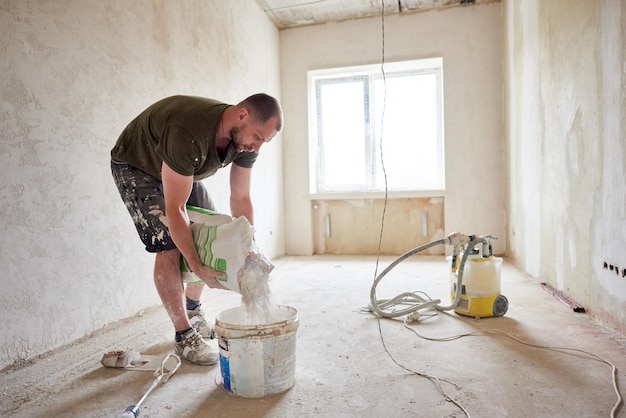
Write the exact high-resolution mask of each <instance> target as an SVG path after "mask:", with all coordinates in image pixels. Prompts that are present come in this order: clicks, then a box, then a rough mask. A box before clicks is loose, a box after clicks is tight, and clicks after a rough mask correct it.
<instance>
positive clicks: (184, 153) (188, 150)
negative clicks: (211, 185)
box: [155, 126, 206, 176]
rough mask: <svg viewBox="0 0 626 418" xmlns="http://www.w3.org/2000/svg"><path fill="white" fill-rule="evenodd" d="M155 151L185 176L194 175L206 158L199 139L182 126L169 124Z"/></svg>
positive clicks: (166, 162)
mask: <svg viewBox="0 0 626 418" xmlns="http://www.w3.org/2000/svg"><path fill="white" fill-rule="evenodd" d="M155 151H156V153H157V154H158V155H159V157H161V158H162V159H163V161H164V162H165V164H167V165H168V166H169V167H170V168H171V169H172V170H174V171H176V172H177V173H179V174H182V175H184V176H193V175H194V174H195V172H196V169H197V168H198V167H201V166H202V164H204V160H205V159H206V155H204V153H203V152H202V148H201V147H200V143H199V141H198V140H196V138H195V137H194V136H193V135H191V134H190V133H189V132H188V131H187V130H185V129H184V128H182V127H180V126H169V127H168V128H167V129H166V130H165V131H164V132H163V133H162V135H161V138H160V139H159V143H158V145H157V147H156V149H155Z"/></svg>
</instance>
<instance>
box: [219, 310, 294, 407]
mask: <svg viewBox="0 0 626 418" xmlns="http://www.w3.org/2000/svg"><path fill="white" fill-rule="evenodd" d="M246 317H247V314H246V311H245V308H244V307H238V308H232V309H227V310H225V311H223V312H222V313H220V314H219V315H218V316H217V318H216V320H215V333H216V334H217V338H218V345H219V352H220V372H221V382H220V383H221V385H222V386H223V387H224V389H226V390H227V391H229V392H231V393H233V394H235V395H239V396H242V397H245V398H261V397H265V396H271V395H276V394H278V393H281V392H285V391H287V390H289V389H291V388H292V387H293V385H294V383H295V369H296V331H297V330H298V325H299V317H298V314H297V312H296V310H295V309H294V308H291V307H289V306H280V305H278V306H275V307H274V308H273V309H272V311H271V317H272V318H274V319H275V322H272V323H271V324H249V323H246V322H247V321H246Z"/></svg>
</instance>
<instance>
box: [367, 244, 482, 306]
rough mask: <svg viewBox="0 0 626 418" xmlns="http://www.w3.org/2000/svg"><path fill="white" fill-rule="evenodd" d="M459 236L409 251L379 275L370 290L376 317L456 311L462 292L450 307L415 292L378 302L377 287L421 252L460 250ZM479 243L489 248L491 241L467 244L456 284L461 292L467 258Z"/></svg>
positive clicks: (456, 294) (456, 295)
mask: <svg viewBox="0 0 626 418" xmlns="http://www.w3.org/2000/svg"><path fill="white" fill-rule="evenodd" d="M459 235H460V234H456V233H455V234H450V235H449V236H448V237H447V238H442V239H440V240H437V241H433V242H430V243H428V244H424V245H422V246H421V247H417V248H414V249H412V250H410V251H407V252H406V253H404V254H402V255H401V256H400V257H398V258H397V259H396V260H395V261H394V262H393V263H391V264H390V265H389V266H388V267H387V268H386V269H385V270H383V271H382V272H381V273H380V274H379V275H378V277H376V279H375V280H374V283H372V288H371V290H370V304H369V309H370V311H371V312H374V313H375V314H376V315H378V316H380V317H383V318H397V317H399V316H403V315H408V314H410V313H412V312H415V311H418V310H422V309H429V308H432V309H436V310H438V311H449V310H452V309H455V308H456V307H457V306H458V304H459V301H460V300H461V292H460V291H457V292H455V297H454V301H453V302H452V304H450V305H449V306H441V305H440V303H441V300H440V299H426V298H424V297H422V296H420V295H419V294H417V293H413V292H404V293H401V294H399V295H398V296H396V297H394V298H392V299H380V300H378V299H376V287H377V286H378V283H380V281H381V280H382V278H383V277H385V275H386V274H387V273H389V272H390V271H391V270H392V269H393V268H394V267H396V266H397V265H398V264H400V263H401V262H402V261H404V260H406V259H407V258H409V257H411V256H412V255H415V254H417V253H419V252H422V251H425V250H427V249H429V248H431V247H434V246H437V245H445V244H453V245H455V250H456V249H459V248H460V244H459V243H458V241H457V240H458V236H459ZM479 243H482V244H483V245H487V246H489V245H490V243H489V241H487V239H486V238H484V237H479V238H474V239H472V240H471V241H470V242H469V243H468V244H467V247H466V249H465V251H464V252H463V256H462V258H461V262H460V263H459V266H458V277H457V283H456V288H457V289H459V290H460V289H461V284H462V283H463V270H464V268H465V262H466V261H467V257H468V256H469V254H470V253H471V252H472V250H473V249H474V247H476V245H478V244H479ZM454 262H455V261H454V260H453V263H454ZM454 269H455V266H454V265H453V266H452V271H454ZM407 304H408V305H409V306H408V307H406V308H404V309H400V310H394V311H386V310H385V309H388V308H390V307H395V306H398V305H407Z"/></svg>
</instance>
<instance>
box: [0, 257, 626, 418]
mask: <svg viewBox="0 0 626 418" xmlns="http://www.w3.org/2000/svg"><path fill="white" fill-rule="evenodd" d="M393 260H394V258H393V257H386V258H382V259H381V262H380V267H379V270H378V271H379V272H380V271H382V269H384V268H385V267H386V266H387V265H389V264H390V263H391V262H392V261H393ZM275 264H276V268H275V270H274V272H273V273H272V274H271V276H270V280H271V282H270V286H271V288H272V291H273V294H274V298H275V300H276V302H277V303H280V304H283V305H288V306H292V307H294V308H296V309H297V311H298V315H299V318H300V327H299V329H298V331H297V350H296V353H297V365H296V371H295V373H296V383H295V385H294V387H293V388H292V389H291V390H289V391H287V392H285V393H282V394H279V395H274V396H271V397H265V398H257V399H246V398H242V397H239V396H236V395H232V394H230V393H228V392H226V391H225V390H224V389H223V388H222V387H221V386H219V385H218V384H217V383H216V376H217V375H219V366H210V367H202V366H195V365H192V364H190V363H183V364H182V366H181V368H180V369H179V370H178V372H176V374H175V375H173V376H172V378H171V379H170V380H169V381H168V382H167V383H165V384H162V385H159V386H158V387H157V388H156V389H155V390H154V391H153V392H152V393H151V394H150V395H149V397H148V398H147V399H146V400H145V402H144V403H143V405H142V408H141V414H140V416H141V417H146V418H148V417H153V418H156V417H310V416H329V417H357V416H358V417H379V416H386V417H463V416H465V413H464V412H463V411H462V410H461V409H460V408H459V407H458V406H456V405H455V404H454V403H452V402H449V401H446V399H445V398H444V396H443V395H442V394H441V392H440V391H439V389H438V388H437V386H436V385H435V384H434V383H433V382H431V381H430V380H428V379H426V378H424V377H422V376H419V375H418V374H416V373H415V372H418V373H425V374H429V375H432V376H435V377H437V378H438V379H441V382H442V383H441V384H442V388H443V389H444V390H445V391H446V392H447V393H448V395H449V396H450V397H451V398H452V399H454V400H455V401H457V402H458V403H459V404H460V405H461V406H462V407H463V408H465V409H466V410H467V412H468V413H469V414H470V415H471V416H472V417H572V416H579V417H608V416H610V412H611V409H612V408H613V406H614V404H615V403H616V402H617V399H618V396H617V394H616V393H615V391H614V388H613V382H612V369H611V366H609V365H607V364H605V363H603V362H601V361H598V360H597V359H595V358H592V357H590V356H589V355H587V354H584V353H583V352H581V351H569V350H568V351H562V350H561V351H557V350H548V349H545V348H536V347H531V346H527V345H523V344H521V343H519V342H516V341H514V340H512V339H510V338H508V337H505V336H502V335H500V334H496V333H488V334H485V335H482V336H471V337H465V338H459V339H454V340H452V341H446V342H435V341H428V340H425V339H422V338H419V337H418V336H417V335H416V334H415V333H413V332H411V331H410V330H409V329H407V328H406V327H405V326H404V324H403V322H402V321H401V320H390V319H386V320H381V321H380V322H379V321H378V320H377V319H376V317H374V316H373V315H371V314H368V313H363V312H362V308H364V307H366V306H367V305H368V303H369V294H370V288H371V284H372V282H373V279H374V271H375V270H374V269H375V258H373V257H357V258H354V257H285V258H282V259H279V260H276V261H275ZM408 291H425V292H427V293H428V294H429V295H430V296H431V297H433V298H441V299H442V303H444V304H447V303H449V294H448V292H449V291H448V274H447V265H446V263H445V260H444V259H443V257H428V256H416V257H412V258H411V259H409V260H407V261H404V262H403V263H401V264H399V265H398V266H397V267H396V268H394V269H393V270H392V272H390V273H389V274H388V275H387V276H385V278H384V279H383V281H382V282H381V283H380V285H379V286H378V288H377V292H378V297H379V298H389V297H393V296H396V295H397V294H399V293H401V292H408ZM502 294H504V295H505V296H507V298H508V299H509V303H510V307H509V310H508V312H507V314H506V315H505V316H504V317H502V318H483V319H474V318H467V317H461V316H458V315H456V314H454V313H440V314H439V315H437V316H436V317H432V318H429V319H425V320H423V321H421V322H418V323H414V324H411V327H412V328H413V329H415V330H417V331H418V332H419V333H421V334H422V335H425V336H430V337H447V336H454V335H458V334H464V333H468V332H473V331H479V330H499V331H502V332H506V333H509V334H511V335H513V336H514V337H516V338H518V339H520V340H522V341H524V342H527V343H531V344H534V345H541V346H551V347H562V348H568V349H576V350H583V351H587V352H590V353H593V354H594V355H596V356H600V357H602V358H604V359H606V360H607V361H609V362H611V363H613V364H614V365H615V366H616V368H617V373H616V374H617V379H618V383H619V382H621V384H622V385H623V382H625V381H626V340H625V339H624V338H622V337H620V336H619V335H616V334H615V333H612V332H610V331H609V330H606V329H604V328H603V327H601V326H599V325H597V324H596V323H595V322H594V321H593V320H592V319H591V318H590V317H589V316H588V315H587V314H584V313H574V312H573V311H572V310H570V309H569V308H568V307H567V306H565V305H564V304H563V303H561V302H559V301H558V300H556V299H555V298H554V297H553V296H552V295H550V294H548V293H547V292H545V291H544V290H542V289H541V288H540V286H539V283H538V282H537V281H536V280H533V279H531V278H529V277H528V276H526V275H524V274H522V273H520V272H519V271H518V270H517V269H515V268H514V267H512V266H510V265H508V264H506V263H505V264H504V267H503V272H502ZM203 303H204V307H205V309H206V310H207V311H208V313H209V315H211V318H214V317H215V315H217V314H218V313H219V312H221V311H223V310H224V309H226V308H230V307H235V306H239V303H240V298H239V295H237V294H234V293H230V292H224V291H215V290H212V291H207V292H205V294H204V298H203ZM381 337H382V340H381ZM171 338H172V329H171V327H170V324H169V322H168V320H167V317H166V315H165V312H164V310H163V309H162V308H160V307H157V308H152V309H149V310H146V311H145V312H143V313H142V314H141V315H138V316H137V317H135V318H131V319H129V320H126V321H123V322H121V323H119V324H112V325H110V326H109V327H107V328H105V329H104V330H102V331H99V332H97V333H95V334H94V335H92V336H90V337H89V338H85V339H83V340H81V341H78V342H76V343H74V344H72V345H71V346H68V347H65V348H63V349H61V350H57V351H55V352H53V353H51V354H49V355H47V356H45V357H43V358H41V359H39V360H38V361H36V362H33V364H29V365H24V366H23V367H21V368H19V369H15V370H8V371H5V372H4V373H2V374H1V375H0V392H1V394H2V399H1V403H0V405H1V409H0V415H2V416H16V417H44V416H45V417H57V416H62V417H115V416H117V415H118V414H119V413H121V412H122V411H124V409H125V408H126V407H127V406H128V405H130V404H133V403H136V402H137V401H138V400H139V399H140V398H141V396H142V395H143V393H144V392H145V391H146V390H147V389H148V387H149V386H150V384H151V383H152V382H153V380H154V377H153V375H152V374H151V373H150V372H145V371H126V370H120V369H112V368H105V367H102V366H101V364H100V359H101V358H102V355H103V354H104V353H105V352H107V351H111V350H125V349H133V350H137V351H140V352H141V353H142V354H146V355H165V354H166V353H168V352H171V351H172V343H171ZM383 341H384V345H383ZM212 343H213V344H216V341H213V342H212ZM385 347H386V349H387V350H388V352H386V351H385ZM392 356H393V359H392ZM394 359H395V362H398V363H399V364H401V365H402V366H403V367H400V366H399V365H398V364H396V363H395V362H394ZM407 369H408V370H407ZM409 370H410V371H409ZM625 410H626V408H624V407H621V408H619V410H618V413H617V414H616V416H626V412H624V411H625Z"/></svg>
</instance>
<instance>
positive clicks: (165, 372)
mask: <svg viewBox="0 0 626 418" xmlns="http://www.w3.org/2000/svg"><path fill="white" fill-rule="evenodd" d="M179 367H180V357H178V356H177V355H176V354H173V353H170V354H168V355H167V356H165V357H164V358H163V361H162V362H161V367H160V368H159V369H158V370H157V371H155V372H154V375H155V376H156V378H155V379H154V381H153V382H152V385H150V387H149V388H148V390H147V391H146V393H144V394H143V396H142V397H141V399H139V402H137V403H136V404H134V405H130V406H129V407H128V408H126V410H125V411H124V412H123V413H122V414H121V415H118V418H137V417H138V416H139V407H140V406H141V404H142V402H143V401H145V400H146V398H147V397H148V395H149V394H150V392H152V390H153V389H154V388H155V387H156V386H157V385H158V384H159V383H160V382H163V383H165V382H167V381H168V379H169V378H170V377H172V375H173V374H174V373H175V372H176V370H178V368H179Z"/></svg>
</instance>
